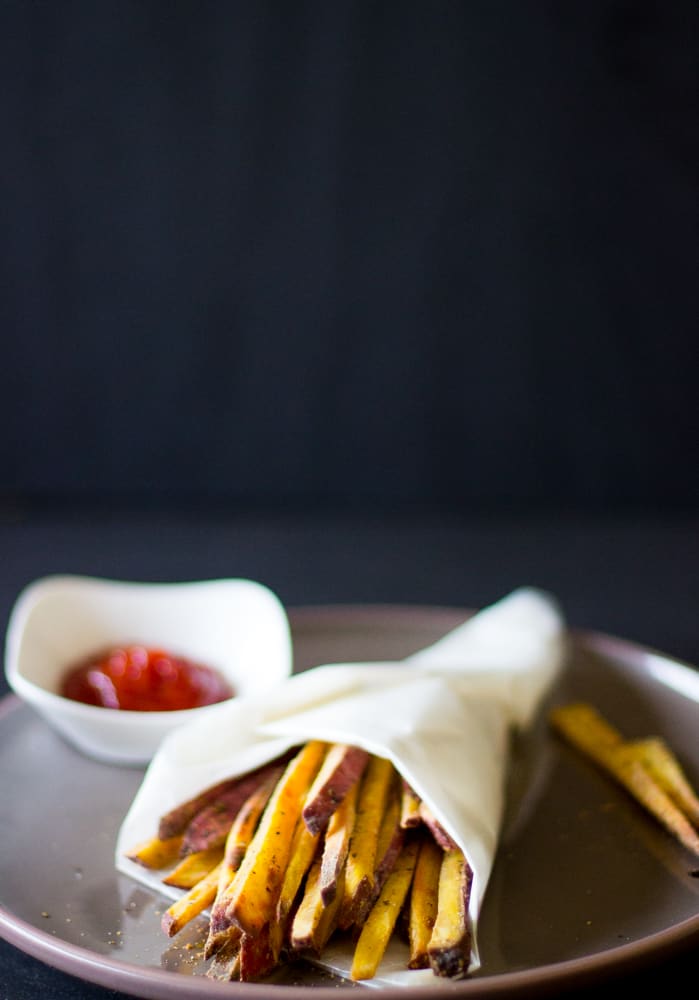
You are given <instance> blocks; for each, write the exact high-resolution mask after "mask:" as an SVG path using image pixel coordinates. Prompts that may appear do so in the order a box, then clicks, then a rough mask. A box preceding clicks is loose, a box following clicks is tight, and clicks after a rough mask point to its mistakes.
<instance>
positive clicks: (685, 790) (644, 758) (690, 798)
mask: <svg viewBox="0 0 699 1000" xmlns="http://www.w3.org/2000/svg"><path fill="white" fill-rule="evenodd" d="M627 746H628V747H629V748H630V749H632V750H633V752H634V753H637V754H638V756H639V759H640V761H641V763H642V764H643V766H644V767H645V769H646V770H647V771H648V773H649V774H650V776H651V778H653V779H654V780H655V781H657V783H658V784H659V785H660V787H661V788H662V789H663V790H664V791H665V792H667V794H668V795H669V796H670V798H671V799H672V801H673V802H674V803H675V805H676V806H677V807H678V808H679V809H680V810H681V811H682V812H683V813H684V814H685V816H686V817H687V819H688V820H689V821H690V823H692V824H693V825H694V826H695V827H697V828H699V798H697V796H696V795H695V793H694V789H693V788H692V786H691V785H690V783H689V781H688V780H687V776H686V775H685V773H684V771H683V770H682V766H681V764H680V762H679V761H678V760H677V758H676V757H675V755H674V753H673V752H672V750H671V749H670V747H669V746H668V745H667V743H666V742H665V740H662V739H660V737H657V736H655V737H648V738H647V739H645V740H633V741H632V742H631V743H628V744H627Z"/></svg>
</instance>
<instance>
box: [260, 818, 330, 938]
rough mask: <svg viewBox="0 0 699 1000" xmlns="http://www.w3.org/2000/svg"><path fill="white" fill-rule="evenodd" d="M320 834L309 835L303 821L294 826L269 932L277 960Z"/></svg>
mask: <svg viewBox="0 0 699 1000" xmlns="http://www.w3.org/2000/svg"><path fill="white" fill-rule="evenodd" d="M319 839H320V834H317V833H315V834H314V833H311V832H310V831H309V830H308V828H307V826H306V824H305V823H304V821H303V819H300V820H299V821H298V823H297V824H296V830H295V831H294V840H293V843H292V845H291V855H290V857H289V862H288V864H287V866H286V870H285V872H284V878H283V880H282V886H281V889H280V892H279V899H278V900H277V909H276V915H275V921H274V923H273V924H272V927H271V932H270V944H271V948H272V952H273V954H274V955H275V956H276V957H277V958H278V957H279V954H280V952H281V948H282V942H283V939H284V935H285V933H286V929H287V923H288V920H289V915H290V913H291V909H292V907H293V905H294V901H295V899H296V895H297V893H298V891H299V887H300V885H301V882H302V881H303V878H304V876H305V875H306V873H307V872H308V869H309V868H310V866H311V863H312V862H313V859H314V857H315V854H316V851H317V848H318V841H319Z"/></svg>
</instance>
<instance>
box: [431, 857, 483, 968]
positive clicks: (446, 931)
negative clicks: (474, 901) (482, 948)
mask: <svg viewBox="0 0 699 1000" xmlns="http://www.w3.org/2000/svg"><path fill="white" fill-rule="evenodd" d="M471 880H472V872H471V868H470V866H469V864H468V862H467V861H466V858H465V857H464V854H463V852H462V851H461V850H460V849H459V848H458V847H457V848H454V849H453V850H449V851H445V852H444V854H443V856H442V864H441V868H440V873H439V889H438V896H437V916H436V919H435V922H434V927H433V928H432V936H431V937H430V942H429V945H428V946H427V954H428V958H429V962H430V966H431V968H432V971H433V972H434V973H435V975H437V976H446V977H449V978H450V979H462V978H463V977H464V976H465V975H466V972H467V970H468V966H469V961H470V957H471V929H470V922H469V916H468V904H469V897H470V894H471Z"/></svg>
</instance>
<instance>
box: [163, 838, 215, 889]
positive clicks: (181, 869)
mask: <svg viewBox="0 0 699 1000" xmlns="http://www.w3.org/2000/svg"><path fill="white" fill-rule="evenodd" d="M222 858H223V848H222V847H210V848H209V850H208V851H196V852H195V853H194V854H188V855H187V856H186V857H184V858H182V860H181V861H180V863H179V864H178V865H177V867H176V868H174V869H173V870H172V871H171V872H170V874H169V875H166V876H165V878H164V879H163V882H164V883H165V885H172V886H175V887H176V888H178V889H191V888H192V887H193V886H195V885H196V884H197V882H200V881H201V880H202V879H203V878H204V876H205V875H208V874H209V872H210V871H211V869H212V868H215V867H216V865H218V863H219V862H220V861H221V860H222Z"/></svg>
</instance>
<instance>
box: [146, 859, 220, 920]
mask: <svg viewBox="0 0 699 1000" xmlns="http://www.w3.org/2000/svg"><path fill="white" fill-rule="evenodd" d="M219 868H220V862H219V864H218V865H217V866H216V867H215V868H212V869H211V871H210V872H209V874H208V875H205V876H204V878H203V879H202V880H201V881H200V882H197V884H196V885H195V886H193V887H192V888H191V889H189V890H188V891H187V892H186V893H185V894H184V895H183V896H180V898H179V899H177V900H175V902H174V903H173V904H172V905H171V906H169V907H168V909H167V910H166V911H165V913H164V914H163V917H162V920H161V926H162V929H163V930H164V931H165V933H166V934H167V935H168V937H174V936H175V934H178V933H179V932H180V931H181V930H182V928H183V927H185V926H186V925H187V924H188V923H189V922H190V921H191V920H193V919H194V918H195V917H196V916H198V915H199V914H200V913H202V912H203V911H204V910H205V909H206V908H207V907H208V906H211V904H212V903H213V901H214V899H215V897H216V890H217V888H218V876H219Z"/></svg>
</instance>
